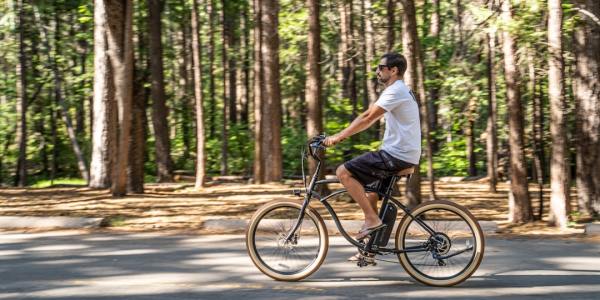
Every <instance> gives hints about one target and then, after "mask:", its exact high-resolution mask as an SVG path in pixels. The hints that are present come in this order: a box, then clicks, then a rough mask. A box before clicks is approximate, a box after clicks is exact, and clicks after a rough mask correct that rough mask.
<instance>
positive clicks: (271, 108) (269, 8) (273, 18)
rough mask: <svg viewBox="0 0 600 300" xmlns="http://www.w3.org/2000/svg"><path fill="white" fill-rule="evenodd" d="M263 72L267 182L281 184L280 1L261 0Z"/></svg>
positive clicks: (265, 174)
mask: <svg viewBox="0 0 600 300" xmlns="http://www.w3.org/2000/svg"><path fill="white" fill-rule="evenodd" d="M261 10H262V11H261V23H262V42H261V52H262V58H263V70H264V71H263V73H264V80H265V93H264V97H263V98H264V101H265V103H264V104H265V105H264V106H263V107H264V108H265V111H264V113H263V118H264V119H265V124H266V126H265V128H264V129H265V130H264V133H263V137H262V139H263V148H264V152H263V154H264V158H265V164H266V163H268V164H269V165H268V167H267V168H265V173H264V181H265V182H273V181H279V180H281V178H282V175H283V174H282V173H283V165H282V152H281V92H280V87H279V54H278V51H279V35H278V33H277V28H278V12H279V5H278V2H277V1H276V0H261Z"/></svg>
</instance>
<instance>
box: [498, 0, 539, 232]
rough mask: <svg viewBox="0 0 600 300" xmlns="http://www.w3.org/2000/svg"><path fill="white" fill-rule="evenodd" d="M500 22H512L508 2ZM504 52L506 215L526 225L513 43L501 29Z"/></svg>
mask: <svg viewBox="0 0 600 300" xmlns="http://www.w3.org/2000/svg"><path fill="white" fill-rule="evenodd" d="M502 20H503V22H504V23H505V24H510V23H511V22H512V14H511V4H510V1H504V2H502ZM502 37H503V45H502V49H503V52H504V77H505V82H506V98H507V100H508V103H507V107H508V114H509V117H508V126H509V144H510V189H511V191H510V193H509V216H508V219H509V221H510V222H512V223H526V222H529V221H530V220H531V217H532V212H531V202H530V200H529V191H528V186H527V170H526V167H525V155H524V153H523V144H524V143H523V108H522V105H521V94H520V92H519V85H518V84H519V82H520V76H519V71H518V68H517V60H516V58H515V48H516V46H515V44H516V43H515V41H514V38H513V37H512V35H511V34H510V33H509V32H508V31H507V30H506V29H505V30H503V32H502Z"/></svg>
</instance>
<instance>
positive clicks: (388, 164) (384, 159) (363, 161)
mask: <svg viewBox="0 0 600 300" xmlns="http://www.w3.org/2000/svg"><path fill="white" fill-rule="evenodd" d="M344 166H345V167H346V169H347V170H348V171H350V173H351V174H352V177H354V178H355V179H356V180H358V182H360V183H361V184H362V185H371V184H376V183H378V182H380V181H383V180H384V179H388V178H390V177H391V176H393V175H395V174H396V173H398V172H400V171H401V170H404V169H408V168H410V167H413V166H414V164H411V163H409V162H405V161H403V160H401V159H398V158H395V157H393V156H391V155H390V154H389V153H387V152H385V151H383V150H379V151H372V152H367V153H365V154H363V155H360V156H358V157H355V158H353V159H351V160H349V161H347V162H345V163H344Z"/></svg>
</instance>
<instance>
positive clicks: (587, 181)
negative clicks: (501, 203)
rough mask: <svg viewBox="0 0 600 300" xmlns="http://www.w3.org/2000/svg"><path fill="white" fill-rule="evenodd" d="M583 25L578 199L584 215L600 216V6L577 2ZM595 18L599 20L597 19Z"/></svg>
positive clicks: (577, 87)
mask: <svg viewBox="0 0 600 300" xmlns="http://www.w3.org/2000/svg"><path fill="white" fill-rule="evenodd" d="M577 11H578V12H579V16H580V18H581V22H580V23H579V24H578V25H577V27H576V28H575V32H574V44H575V47H574V52H575V59H576V67H575V74H574V80H573V81H574V82H573V83H574V84H573V85H574V94H575V101H576V109H575V111H576V125H577V126H576V128H577V134H576V137H577V138H576V150H577V199H578V204H579V210H580V211H581V212H582V213H583V214H584V215H594V214H595V215H599V214H600V174H599V172H598V170H599V169H600V153H599V151H598V149H599V148H600V101H598V99H600V88H598V87H600V53H599V52H598V49H600V26H598V23H599V22H598V19H597V18H598V16H600V3H599V2H598V1H594V0H587V1H584V0H580V1H577ZM594 18H595V19H594Z"/></svg>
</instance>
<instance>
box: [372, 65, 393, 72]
mask: <svg viewBox="0 0 600 300" xmlns="http://www.w3.org/2000/svg"><path fill="white" fill-rule="evenodd" d="M383 68H388V69H389V68H390V67H389V66H388V65H378V66H377V68H376V69H375V70H377V71H379V70H383Z"/></svg>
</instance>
